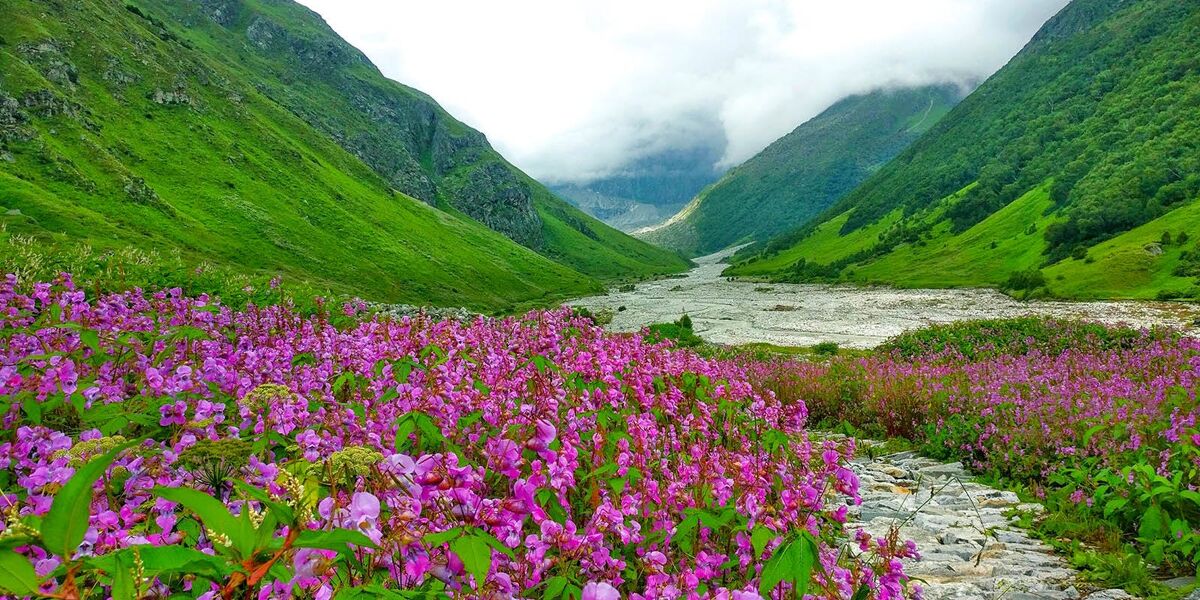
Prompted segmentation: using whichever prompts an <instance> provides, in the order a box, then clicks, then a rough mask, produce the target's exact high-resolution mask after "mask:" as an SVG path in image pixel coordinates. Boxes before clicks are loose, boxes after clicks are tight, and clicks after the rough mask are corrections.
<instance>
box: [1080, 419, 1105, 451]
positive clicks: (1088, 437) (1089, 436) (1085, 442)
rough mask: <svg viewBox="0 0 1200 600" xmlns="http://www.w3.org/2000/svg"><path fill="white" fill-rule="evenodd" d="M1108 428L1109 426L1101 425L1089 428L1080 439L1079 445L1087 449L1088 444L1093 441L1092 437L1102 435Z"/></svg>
mask: <svg viewBox="0 0 1200 600" xmlns="http://www.w3.org/2000/svg"><path fill="white" fill-rule="evenodd" d="M1106 427H1108V425H1104V424H1101V425H1095V426H1093V427H1091V428H1089V429H1088V430H1087V431H1085V432H1084V434H1083V437H1082V438H1080V440H1079V441H1080V444H1079V445H1080V446H1082V447H1085V448H1086V447H1087V445H1088V442H1090V441H1092V436H1094V435H1096V434H1097V433H1100V432H1101V431H1103V430H1104V429H1105V428H1106Z"/></svg>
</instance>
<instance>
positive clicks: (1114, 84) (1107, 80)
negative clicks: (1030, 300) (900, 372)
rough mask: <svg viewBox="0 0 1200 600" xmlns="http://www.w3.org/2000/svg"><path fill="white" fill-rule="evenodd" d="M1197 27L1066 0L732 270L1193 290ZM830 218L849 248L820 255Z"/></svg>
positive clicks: (1114, 5) (1148, 3)
mask: <svg viewBox="0 0 1200 600" xmlns="http://www.w3.org/2000/svg"><path fill="white" fill-rule="evenodd" d="M1198 27H1200V3H1198V2H1168V1H1165V0H1144V1H1141V2H1132V3H1131V2H1117V1H1112V0H1076V1H1075V2H1073V3H1071V4H1070V5H1069V6H1068V7H1067V8H1065V9H1064V10H1063V11H1062V12H1061V13H1060V14H1059V15H1057V16H1055V17H1054V18H1053V19H1051V20H1050V21H1049V22H1048V23H1047V24H1046V25H1045V26H1043V28H1042V29H1041V31H1039V32H1038V33H1037V35H1036V36H1035V37H1034V38H1033V40H1032V41H1030V43H1029V44H1028V45H1027V46H1026V47H1025V49H1024V50H1022V51H1021V53H1019V54H1018V55H1017V56H1016V57H1015V58H1013V60H1012V61H1011V62H1010V63H1009V64H1008V65H1007V66H1005V67H1004V68H1003V69H1001V70H1000V71H999V72H997V73H996V74H995V75H994V76H993V77H992V78H990V79H989V80H988V81H986V82H985V83H984V84H983V85H982V86H980V87H979V89H977V90H976V91H975V92H974V93H972V94H971V95H970V96H969V97H967V98H966V99H965V100H963V101H962V103H960V104H959V105H958V106H957V107H956V108H955V109H954V110H952V111H951V112H950V114H949V115H947V116H946V117H945V118H944V119H942V121H941V122H939V123H938V124H937V125H935V126H934V127H933V128H932V129H931V130H930V131H929V132H928V133H927V134H926V135H924V136H922V138H921V139H919V140H918V141H916V142H915V143H914V144H913V145H912V146H911V147H910V148H909V149H907V150H906V151H904V152H903V153H901V154H900V155H899V156H898V157H897V158H896V159H895V160H893V161H892V162H890V163H889V164H888V165H886V166H885V167H883V168H882V169H880V171H879V172H878V173H877V174H876V175H874V176H872V177H871V178H869V179H868V180H867V181H865V182H864V183H863V184H862V185H861V186H859V187H858V188H856V189H855V190H854V191H852V192H851V193H849V194H848V195H847V196H846V197H845V198H844V199H843V200H841V201H839V202H838V203H836V204H835V205H834V206H832V207H831V208H830V209H828V210H827V211H826V212H825V213H823V214H822V215H821V217H819V218H818V219H816V220H815V221H814V222H813V223H810V224H809V225H807V226H804V227H801V228H798V229H796V230H793V231H792V232H789V233H787V234H784V235H781V236H779V237H777V238H776V239H774V240H771V241H770V242H769V243H766V244H761V245H759V246H758V247H755V248H752V249H749V250H747V251H744V252H743V253H742V255H741V256H740V257H739V264H737V265H735V266H734V267H733V268H732V269H730V274H743V275H757V276H768V277H775V278H780V279H789V280H851V281H868V282H884V283H891V284H896V285H904V286H952V285H1000V286H1001V287H1004V286H1005V285H1007V284H1008V283H1009V282H1011V281H1013V278H1014V276H1015V275H1016V276H1017V279H1021V278H1022V274H1030V276H1031V277H1032V280H1031V282H1032V283H1035V284H1037V285H1034V286H1033V287H1034V288H1039V289H1041V290H1042V291H1043V292H1047V291H1048V292H1049V293H1052V294H1056V295H1062V296H1068V297H1141V298H1145V297H1181V296H1195V295H1196V293H1197V292H1196V288H1195V285H1194V283H1195V279H1194V278H1195V275H1196V274H1195V273H1193V272H1192V271H1193V270H1194V269H1193V268H1192V266H1191V265H1192V262H1193V260H1194V259H1192V258H1190V257H1192V256H1194V255H1195V254H1196V248H1195V247H1194V246H1195V241H1194V240H1196V239H1197V234H1200V223H1198V222H1197V221H1196V220H1195V219H1192V218H1190V217H1191V216H1192V215H1193V214H1194V210H1195V209H1194V208H1192V203H1194V202H1195V201H1196V199H1197V197H1198V196H1200V118H1198V115H1200V38H1198V37H1197V36H1196V35H1195V31H1196V30H1197V28H1198ZM835 224H836V226H835ZM831 229H836V235H837V237H838V238H841V239H842V240H845V241H846V242H847V245H848V246H851V247H854V248H855V250H854V251H853V252H850V253H841V254H840V255H830V254H829V253H827V252H825V251H824V250H825V249H826V248H828V247H829V246H830V241H829V235H830V234H831V233H833V232H832V231H831ZM864 232H869V235H864ZM1181 233H1182V234H1184V235H1183V236H1182V237H1183V239H1184V241H1183V242H1182V243H1181V242H1179V238H1180V234H1181ZM1163 240H1166V241H1167V243H1165V244H1164V243H1160V242H1162V241H1163ZM801 260H803V261H804V262H800V261H801ZM1041 270H1044V273H1042V272H1040V271H1041ZM1042 279H1044V280H1045V284H1044V285H1041V284H1040V283H1039V281H1040V280H1042ZM1027 283H1030V282H1027ZM1025 291H1031V290H1025Z"/></svg>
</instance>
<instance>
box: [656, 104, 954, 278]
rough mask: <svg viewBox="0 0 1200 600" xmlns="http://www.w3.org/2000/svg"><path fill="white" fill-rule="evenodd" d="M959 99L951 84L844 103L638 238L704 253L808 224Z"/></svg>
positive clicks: (732, 171)
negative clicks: (661, 224)
mask: <svg viewBox="0 0 1200 600" xmlns="http://www.w3.org/2000/svg"><path fill="white" fill-rule="evenodd" d="M961 95H962V93H961V92H960V91H959V89H958V87H957V86H950V85H946V86H929V87H922V88H902V89H891V90H878V91H875V92H872V93H869V94H865V95H859V96H851V97H848V98H845V99H843V100H841V101H839V102H837V103H836V104H834V105H833V106H831V107H829V108H828V109H826V110H825V111H824V112H822V113H821V114H819V115H817V116H816V117H813V118H812V119H811V120H809V121H808V122H806V123H804V124H803V125H800V126H799V127H797V128H796V129H795V130H794V131H792V132H791V133H789V134H787V135H785V136H783V137H782V138H780V139H778V140H776V141H775V142H774V143H773V144H771V145H770V146H768V147H767V148H766V149H765V150H763V151H762V152H760V153H758V154H757V155H756V156H754V157H753V158H751V159H750V160H747V161H746V162H745V163H743V164H742V165H740V166H738V167H736V168H734V169H733V170H731V171H730V172H729V173H727V174H726V175H725V176H724V177H722V178H721V179H720V180H719V181H718V182H717V183H715V184H713V185H712V186H709V187H708V188H706V189H705V190H703V191H702V192H701V193H700V194H699V195H698V196H697V197H696V198H695V199H693V200H692V202H691V203H690V204H688V205H687V206H686V207H684V208H683V210H681V211H680V212H679V213H678V214H677V215H675V216H674V217H673V218H672V219H671V220H669V221H668V222H667V223H665V224H663V226H661V227H657V228H655V229H653V230H651V231H648V232H645V233H642V234H639V235H640V237H642V238H643V239H645V240H648V241H650V242H653V243H656V244H660V245H663V246H666V247H669V248H675V249H677V250H680V251H682V252H684V253H686V254H690V255H701V254H708V253H711V252H715V251H717V250H720V249H722V248H725V247H727V246H730V245H733V244H736V243H738V242H743V241H753V240H765V239H767V238H769V237H770V236H772V235H775V234H777V233H779V232H782V231H786V230H788V229H791V228H793V227H797V226H799V225H803V224H804V223H806V222H807V221H808V220H810V219H812V218H813V217H815V216H816V215H818V214H820V213H821V211H823V210H825V209H826V208H828V207H829V205H831V204H833V203H834V202H835V201H837V199H838V198H840V197H841V196H842V195H844V194H845V193H846V192H848V191H850V190H851V189H853V188H854V186H856V185H858V184H859V183H861V182H862V181H863V180H864V179H866V178H867V177H869V176H870V175H871V174H872V173H874V172H875V171H876V170H877V169H879V167H880V166H882V165H883V164H884V163H886V162H887V161H888V160H889V159H891V158H892V157H893V156H895V155H896V154H898V153H899V152H900V151H901V150H903V149H904V148H905V147H906V146H908V144H910V143H912V142H913V140H915V139H917V138H918V137H919V136H920V135H921V134H922V133H924V132H925V131H927V130H928V129H929V128H930V127H932V126H933V125H934V124H935V123H937V122H938V120H939V119H940V118H941V117H942V116H943V115H945V114H946V112H947V111H948V110H949V109H950V108H951V107H953V106H954V105H955V103H957V102H958V101H959V99H961Z"/></svg>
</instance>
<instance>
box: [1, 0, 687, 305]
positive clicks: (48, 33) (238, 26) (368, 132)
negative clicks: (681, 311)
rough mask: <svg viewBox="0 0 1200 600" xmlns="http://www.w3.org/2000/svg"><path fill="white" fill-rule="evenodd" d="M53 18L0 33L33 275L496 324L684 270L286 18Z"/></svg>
mask: <svg viewBox="0 0 1200 600" xmlns="http://www.w3.org/2000/svg"><path fill="white" fill-rule="evenodd" d="M54 4H55V6H54V9H53V10H47V8H46V6H45V5H44V4H43V3H39V2H26V1H14V2H11V3H8V4H7V5H6V8H5V17H6V18H5V19H4V20H3V21H2V22H0V167H2V168H0V206H2V207H3V208H4V215H3V216H2V217H0V219H2V221H3V225H4V228H5V237H11V236H13V235H16V236H20V238H19V239H20V240H22V242H21V243H22V244H24V243H25V241H24V240H25V236H31V237H32V239H33V240H35V241H36V243H37V244H40V245H42V246H43V247H44V248H46V249H47V251H46V252H45V254H46V255H47V256H48V257H49V258H48V259H47V260H50V261H53V260H55V257H56V256H57V255H59V254H61V252H60V251H59V249H60V248H69V247H72V245H76V244H87V245H88V246H90V247H91V248H92V249H93V250H94V251H95V253H96V255H97V257H98V258H97V260H107V258H106V257H107V256H108V255H110V254H115V253H120V252H123V251H125V250H127V249H130V248H134V249H138V250H141V251H146V252H149V253H155V252H157V253H160V254H162V255H167V256H177V257H181V258H182V260H181V261H177V262H180V263H182V264H193V265H198V266H201V267H202V268H224V269H228V270H229V271H230V272H231V273H241V274H246V273H248V274H262V275H264V276H268V275H274V274H282V275H284V277H285V279H289V278H290V279H293V280H299V281H304V282H307V283H309V284H311V285H312V286H313V287H314V288H316V289H326V290H330V291H333V292H337V293H352V294H358V295H362V296H364V297H367V298H369V299H374V300H384V301H403V302H412V303H434V304H463V305H468V306H471V307H475V308H492V309H495V308H504V307H507V306H513V305H517V304H526V303H548V302H551V301H554V300H557V299H560V298H563V297H565V296H570V295H577V294H581V293H588V292H592V291H595V290H597V289H599V284H598V283H597V281H596V280H595V279H593V278H594V277H598V278H615V277H639V276H647V275H653V274H658V273H665V272H670V271H674V270H680V269H683V268H685V267H686V263H685V262H684V261H683V260H681V259H679V258H678V257H676V256H674V255H672V254H670V253H667V252H665V251H661V250H658V249H656V248H652V247H650V246H648V245H646V244H644V243H642V242H639V241H637V240H634V239H632V238H630V237H628V236H625V235H623V234H620V233H619V232H616V231H615V230H612V229H610V228H608V227H606V226H604V225H603V224H601V223H599V222H598V221H596V220H594V219H592V218H590V217H588V216H587V215H584V214H583V213H581V212H579V211H578V210H575V209H573V208H571V207H569V206H568V205H566V203H564V202H562V201H561V200H559V199H557V198H555V197H554V196H553V195H552V194H551V193H550V192H549V191H548V190H546V189H545V188H544V187H542V186H541V185H540V184H538V183H537V182H535V181H533V180H532V179H530V178H528V177H527V176H525V175H524V174H523V173H521V172H520V171H518V170H516V169H515V168H513V167H512V166H511V165H509V164H508V163H507V162H505V161H504V160H503V158H501V157H500V156H499V155H498V154H496V153H495V151H493V150H492V149H491V148H490V146H488V145H487V142H486V139H484V137H483V136H482V134H480V133H478V132H476V131H474V130H472V129H470V128H469V127H467V126H465V125H463V124H462V123H460V122H458V121H457V120H455V119H453V117H451V116H449V115H448V114H446V113H445V112H444V111H443V110H442V109H441V108H440V107H438V106H437V104H436V103H434V102H433V101H432V100H431V99H429V98H428V97H427V96H425V95H424V94H421V93H420V92H417V91H415V90H411V89H410V88H406V87H404V86H401V85H399V84H396V83H394V82H391V81H389V80H387V79H386V78H384V77H383V76H382V75H380V74H379V72H378V70H376V69H375V68H374V66H373V65H371V64H370V63H369V62H368V61H367V60H366V58H365V57H363V56H362V55H361V54H360V53H358V51H357V50H354V49H353V48H352V47H350V46H348V45H347V44H345V42H343V41H342V40H340V38H337V37H336V35H335V34H333V32H332V31H331V30H330V29H329V28H328V27H327V26H326V25H325V24H324V22H323V21H321V20H320V18H319V17H317V16H316V15H315V14H314V13H312V12H311V11H308V10H307V9H305V8H303V7H301V6H299V5H297V4H295V3H292V2H285V1H272V2H258V1H254V0H246V1H245V2H241V1H215V0H214V1H206V2H199V3H178V2H158V1H155V0H146V1H143V2H138V3H136V4H126V3H124V2H115V1H110V0H86V1H83V2H71V3H67V2H61V3H54ZM480 223H482V224H483V225H488V226H490V227H492V228H493V229H494V230H495V231H493V230H490V229H488V228H487V227H484V226H483V225H481V224H480ZM505 236H507V238H506V237H505ZM510 239H511V240H515V241H517V242H520V244H523V245H524V247H522V245H518V244H516V243H513V241H510ZM5 253H7V254H9V255H10V256H7V257H6V256H4V254H5ZM11 254H12V245H11V244H6V245H5V246H4V247H3V248H0V257H4V258H11ZM6 262H8V261H6ZM176 271H178V269H176ZM162 283H172V284H174V283H176V282H174V281H165V282H162ZM181 283H186V282H181Z"/></svg>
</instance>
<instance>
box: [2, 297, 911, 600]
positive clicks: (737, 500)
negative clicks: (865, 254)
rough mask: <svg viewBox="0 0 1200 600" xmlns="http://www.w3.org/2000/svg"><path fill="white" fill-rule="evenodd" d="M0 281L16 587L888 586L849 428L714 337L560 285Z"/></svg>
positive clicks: (893, 563)
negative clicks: (382, 300)
mask: <svg viewBox="0 0 1200 600" xmlns="http://www.w3.org/2000/svg"><path fill="white" fill-rule="evenodd" d="M362 309H363V305H361V304H358V303H347V304H345V305H342V306H328V307H325V308H324V309H323V310H321V309H318V310H316V311H315V312H313V313H311V314H307V315H305V314H302V313H301V312H299V311H297V310H296V309H294V308H293V306H292V302H291V301H290V300H288V299H287V298H281V299H280V300H279V301H278V302H277V303H275V304H271V305H263V306H258V305H255V304H253V303H250V304H248V305H247V306H246V307H245V308H244V309H239V310H234V309H232V308H229V307H225V306H222V305H221V304H219V303H217V302H215V301H214V300H213V299H211V298H209V297H207V296H203V295H201V296H196V297H189V296H186V295H184V294H183V293H182V292H181V291H179V290H177V289H167V290H162V291H157V292H152V293H142V292H140V291H131V292H123V293H115V294H103V295H92V294H89V293H88V292H85V291H83V290H80V289H77V288H76V287H75V285H74V284H73V282H72V281H71V280H70V278H69V277H66V276H64V277H62V278H60V279H58V280H57V281H55V282H48V283H38V284H33V285H30V286H27V287H26V286H22V285H20V284H19V283H18V281H17V279H16V278H15V277H11V276H10V277H9V278H7V280H6V281H5V282H4V283H3V284H2V285H0V314H2V315H3V317H2V320H0V340H2V341H0V398H3V402H4V406H3V407H0V414H3V418H4V424H5V427H4V434H3V435H4V439H3V443H0V469H2V470H0V484H2V486H3V490H4V500H5V506H6V507H7V508H6V510H5V527H4V531H3V534H2V535H0V565H2V568H0V588H2V589H4V590H6V591H7V592H9V593H11V594H12V595H14V596H32V597H55V598H101V597H114V598H143V597H165V596H168V595H172V594H183V595H186V596H194V597H203V598H218V597H220V598H255V597H257V598H276V597H280V598H281V597H312V598H330V597H337V598H413V597H442V596H444V595H451V596H453V597H489V598H492V597H512V596H515V595H521V596H529V595H535V596H538V597H543V598H560V597H565V598H574V599H576V600H581V599H582V600H592V599H599V598H604V599H611V598H615V597H618V596H619V595H630V597H642V598H660V597H661V598H676V597H679V596H680V595H681V594H687V595H689V596H702V597H712V598H740V599H745V600H748V599H752V598H758V597H776V598H784V597H789V598H790V597H800V596H802V595H804V594H809V595H811V596H815V597H829V598H851V597H853V598H901V597H906V595H908V594H909V593H910V586H909V582H908V581H907V580H906V578H905V576H904V572H903V566H902V564H901V561H900V559H901V558H903V557H905V556H910V555H911V553H912V552H913V548H912V547H911V546H909V545H906V544H904V543H903V542H902V541H901V540H898V539H896V538H895V537H894V536H892V537H887V538H884V539H879V540H873V541H871V540H868V541H867V542H865V545H864V547H865V548H866V550H867V551H866V552H864V553H858V552H855V553H854V554H853V555H851V554H849V553H847V552H845V551H844V550H843V549H842V544H841V539H842V537H841V529H842V525H841V522H842V521H843V520H844V519H845V515H846V508H847V502H855V501H856V498H857V497H858V491H857V478H856V477H855V476H854V474H853V473H852V472H851V471H850V470H849V469H848V468H846V464H845V461H846V460H847V458H848V457H849V456H850V455H851V454H852V453H853V451H854V449H853V445H852V444H841V445H838V444H835V443H834V442H828V441H818V440H817V439H815V438H811V437H809V436H808V434H807V432H806V430H805V420H806V412H805V407H804V404H803V403H802V402H789V403H786V404H783V403H780V402H778V401H777V400H775V398H773V397H772V396H771V395H770V394H763V393H760V392H759V391H758V390H756V389H755V387H754V386H752V385H751V384H750V382H749V379H748V375H747V373H746V372H745V370H744V369H743V368H742V367H740V366H739V365H737V364H736V363H735V362H732V361H727V360H715V359H707V358H703V357H701V356H699V355H698V354H696V353H694V352H691V351H685V350H676V349H673V348H672V347H671V344H670V343H669V342H663V343H649V342H647V341H645V340H644V339H642V338H641V337H640V336H638V335H628V334H627V335H609V334H605V333H604V332H603V331H602V330H601V329H600V328H599V327H598V326H596V325H595V324H594V323H593V322H592V321H590V320H589V319H587V318H585V317H580V316H575V315H573V314H572V313H571V312H570V311H569V310H566V309H562V310H558V311H549V312H532V313H529V314H527V315H525V316H523V317H519V318H516V317H514V318H504V319H484V318H479V319H478V320H475V321H473V322H469V323H461V322H457V321H443V322H432V321H430V320H427V319H423V318H417V319H411V318H404V319H401V320H387V319H382V318H375V317H372V316H370V315H367V314H363V313H362Z"/></svg>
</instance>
